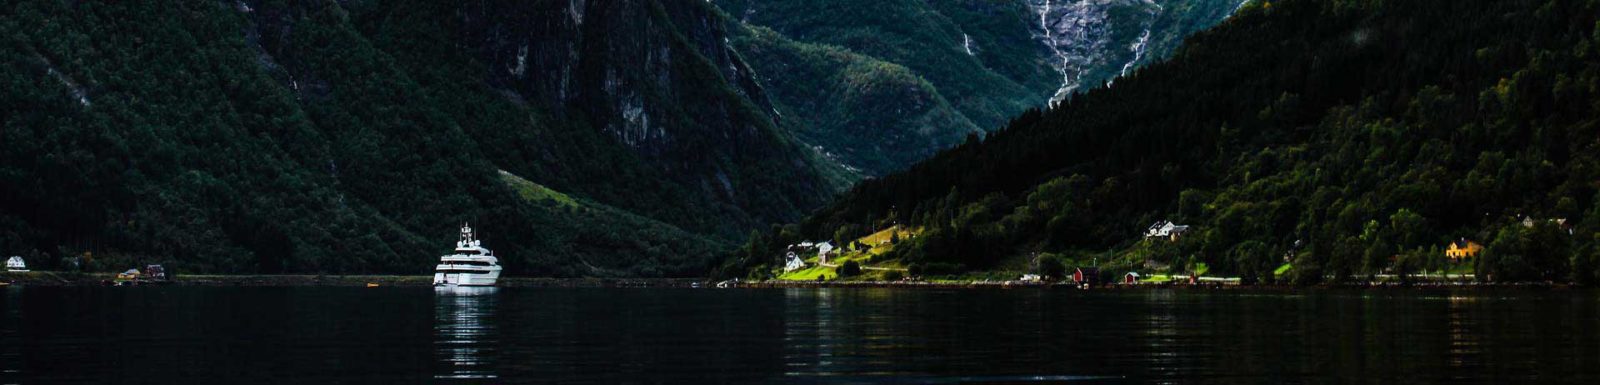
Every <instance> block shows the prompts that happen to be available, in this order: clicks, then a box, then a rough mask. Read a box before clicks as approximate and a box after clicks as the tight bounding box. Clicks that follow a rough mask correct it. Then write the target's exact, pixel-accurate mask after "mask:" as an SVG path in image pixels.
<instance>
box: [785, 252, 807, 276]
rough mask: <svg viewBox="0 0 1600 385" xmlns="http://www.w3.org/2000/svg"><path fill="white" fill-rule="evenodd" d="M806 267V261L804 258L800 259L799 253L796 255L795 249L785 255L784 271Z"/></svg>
mask: <svg viewBox="0 0 1600 385" xmlns="http://www.w3.org/2000/svg"><path fill="white" fill-rule="evenodd" d="M804 268H806V261H805V260H803V259H800V256H799V255H795V254H794V252H793V251H791V252H789V255H786V256H784V262H783V271H784V272H790V271H795V270H800V269H804Z"/></svg>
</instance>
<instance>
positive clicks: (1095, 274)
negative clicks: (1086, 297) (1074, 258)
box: [1072, 267, 1100, 285]
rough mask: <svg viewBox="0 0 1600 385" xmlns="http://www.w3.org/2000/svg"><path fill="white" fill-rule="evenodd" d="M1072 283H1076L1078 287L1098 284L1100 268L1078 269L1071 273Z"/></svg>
mask: <svg viewBox="0 0 1600 385" xmlns="http://www.w3.org/2000/svg"><path fill="white" fill-rule="evenodd" d="M1072 281H1073V282H1077V283H1078V284H1079V285H1082V284H1092V283H1096V282H1100V268H1098V267H1080V268H1078V270H1077V271H1073V272H1072Z"/></svg>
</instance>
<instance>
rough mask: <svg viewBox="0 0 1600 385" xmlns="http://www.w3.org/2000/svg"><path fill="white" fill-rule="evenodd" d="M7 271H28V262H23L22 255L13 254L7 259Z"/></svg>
mask: <svg viewBox="0 0 1600 385" xmlns="http://www.w3.org/2000/svg"><path fill="white" fill-rule="evenodd" d="M6 271H28V264H27V263H23V262H22V257H20V256H15V255H13V256H11V259H7V260H6Z"/></svg>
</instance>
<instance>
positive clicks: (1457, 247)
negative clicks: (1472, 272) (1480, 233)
mask: <svg viewBox="0 0 1600 385" xmlns="http://www.w3.org/2000/svg"><path fill="white" fill-rule="evenodd" d="M1480 251H1483V245H1480V244H1478V243H1477V242H1473V241H1469V240H1466V239H1465V238H1462V239H1460V240H1457V241H1455V242H1450V245H1449V246H1447V247H1445V249H1444V256H1445V257H1446V258H1450V261H1451V262H1459V261H1462V260H1465V259H1467V258H1472V257H1476V256H1478V252H1480Z"/></svg>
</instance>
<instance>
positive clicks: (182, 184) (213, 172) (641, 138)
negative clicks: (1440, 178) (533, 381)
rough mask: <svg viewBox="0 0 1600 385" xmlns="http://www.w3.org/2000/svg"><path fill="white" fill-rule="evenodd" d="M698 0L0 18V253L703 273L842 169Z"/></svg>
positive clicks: (65, 260) (118, 11) (99, 260)
mask: <svg viewBox="0 0 1600 385" xmlns="http://www.w3.org/2000/svg"><path fill="white" fill-rule="evenodd" d="M721 17H722V15H721V14H720V13H719V12H716V11H715V9H714V8H713V7H711V6H709V5H706V4H704V3H703V2H680V1H639V2H607V1H594V2H538V3H527V2H516V1H504V2H499V1H484V2H465V3H458V2H434V1H404V0H397V1H369V2H334V1H321V0H310V1H239V2H231V1H224V2H218V1H186V2H177V3H165V2H164V3H160V4H143V3H138V2H57V1H23V2H10V3H7V4H6V5H4V6H0V39H3V40H0V69H3V70H0V108H3V111H4V113H3V114H0V143H3V144H4V145H3V146H0V253H5V255H13V254H14V255H22V256H25V257H27V258H28V261H29V264H30V265H31V266H34V267H35V268H36V269H70V268H73V266H77V267H79V268H88V269H94V270H111V269H124V268H127V267H130V266H133V265H135V264H139V263H164V264H167V265H168V266H169V267H170V268H172V269H176V270H179V271H185V272H266V273H277V272H296V273H416V272H424V271H428V270H429V269H431V266H433V262H434V261H436V259H437V257H438V255H440V254H441V253H443V252H446V251H448V250H449V245H450V242H451V241H452V240H453V238H454V237H455V235H456V226H459V225H460V224H461V223H462V222H466V221H471V222H472V223H473V225H475V226H476V227H477V228H479V229H480V230H482V232H483V238H484V239H485V241H486V243H487V245H489V246H490V247H492V248H495V249H496V250H497V251H499V252H500V255H502V258H505V259H506V263H505V265H506V266H507V271H508V272H509V273H511V274H519V275H556V276H619V275H630V276H661V275H677V276H681V275H692V274H699V273H702V272H703V271H704V270H705V269H706V266H707V261H708V257H709V256H710V255H711V254H712V253H713V252H714V251H716V250H719V249H722V248H723V247H726V246H725V245H726V244H727V243H728V242H732V241H735V240H738V239H741V237H743V236H744V235H745V233H744V229H746V228H748V227H749V226H752V225H757V224H763V223H769V222H773V221H785V220H794V219H797V218H798V213H800V212H803V211H804V210H808V209H811V208H813V207H816V206H817V205H820V204H821V203H822V202H823V200H824V199H826V198H827V197H828V196H829V195H831V194H832V193H833V192H834V191H836V189H837V188H839V186H842V185H843V183H844V182H845V181H846V180H847V179H846V178H848V176H847V174H846V173H845V172H844V171H843V170H842V169H840V168H838V167H837V166H835V165H833V164H832V163H831V162H828V161H825V160H823V159H822V158H821V157H820V155H819V154H818V153H816V152H815V151H813V150H811V149H809V148H808V147H805V146H803V145H800V144H799V143H798V142H796V141H795V140H794V139H793V136H792V135H791V134H789V133H788V132H787V131H784V130H782V129H780V128H779V126H778V125H777V123H776V122H777V121H778V117H777V116H776V113H775V112H773V111H772V107H771V105H770V102H768V101H767V100H766V98H765V95H764V94H763V92H762V91H761V89H760V87H759V86H758V85H756V84H755V83H754V82H753V80H752V79H750V78H749V73H750V72H751V71H750V70H749V68H748V67H747V66H746V65H745V64H744V63H743V61H742V59H740V58H739V57H738V55H736V54H735V53H733V52H731V51H730V50H729V49H728V48H727V45H726V43H725V39H726V32H725V31H724V30H723V26H724V25H726V24H727V23H726V21H725V20H723V19H721Z"/></svg>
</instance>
